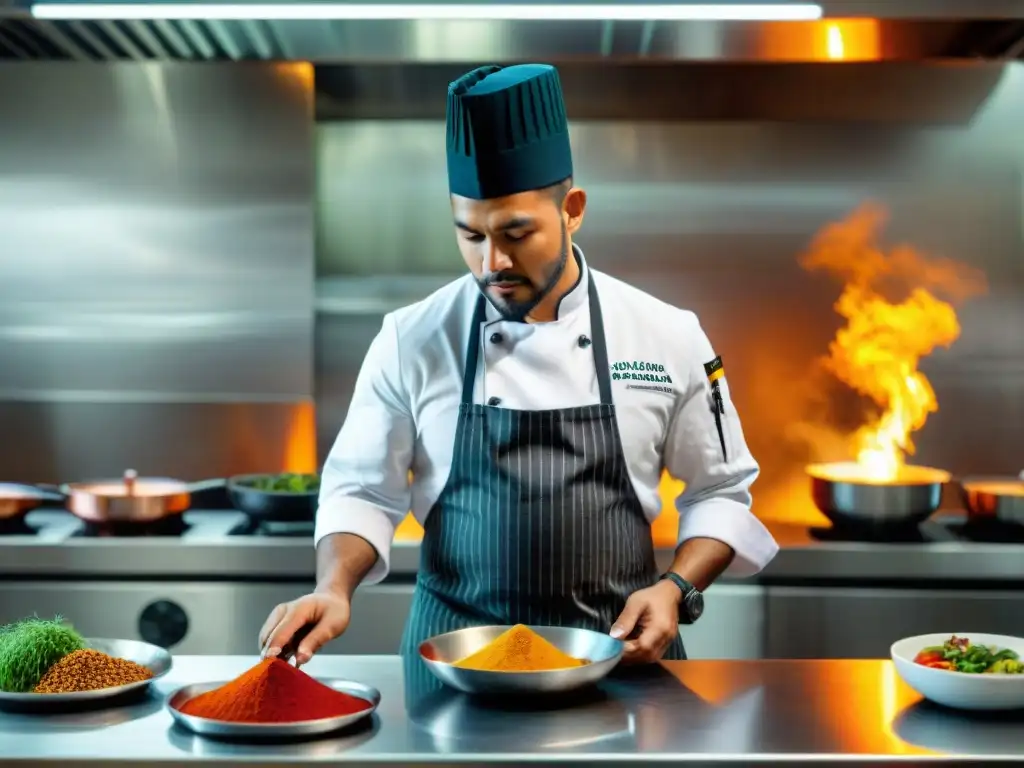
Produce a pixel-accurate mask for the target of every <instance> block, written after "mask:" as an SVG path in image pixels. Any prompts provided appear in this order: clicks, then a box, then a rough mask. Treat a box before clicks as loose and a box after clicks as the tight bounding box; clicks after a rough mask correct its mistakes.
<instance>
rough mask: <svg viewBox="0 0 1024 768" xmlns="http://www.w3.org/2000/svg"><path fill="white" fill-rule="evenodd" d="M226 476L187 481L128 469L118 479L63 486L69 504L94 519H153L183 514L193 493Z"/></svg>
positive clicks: (75, 511) (219, 483)
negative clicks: (147, 475)
mask: <svg viewBox="0 0 1024 768" xmlns="http://www.w3.org/2000/svg"><path fill="white" fill-rule="evenodd" d="M223 486H224V481H223V480H205V481H203V482H199V483H185V482H182V481H181V480H174V479H172V478H169V477H139V476H138V473H137V472H136V471H135V470H133V469H129V470H127V471H126V472H125V473H124V475H123V476H122V477H121V478H120V479H118V480H90V481H87V482H82V483H66V484H64V485H62V486H61V487H60V490H61V492H62V493H63V494H64V495H65V496H66V497H67V499H66V501H65V506H66V507H67V509H68V510H70V511H71V513H72V514H74V515H75V516H76V517H79V518H81V519H82V520H85V521H86V522H90V523H100V524H102V523H152V522H156V521H157V520H162V519H164V518H166V517H171V516H173V515H180V514H181V513H182V512H184V511H185V510H186V509H188V508H189V507H190V506H191V504H192V494H193V493H197V492H199V491H205V490H210V489H214V488H220V487H223Z"/></svg>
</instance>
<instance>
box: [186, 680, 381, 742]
mask: <svg viewBox="0 0 1024 768" xmlns="http://www.w3.org/2000/svg"><path fill="white" fill-rule="evenodd" d="M318 680H319V682H321V683H323V684H324V685H326V686H328V687H329V688H333V689H334V690H336V691H341V692H342V693H347V694H348V695H349V696H355V697H356V698H357V699H363V700H364V701H368V702H369V703H370V706H369V707H368V708H367V709H364V710H362V711H361V712H356V713H354V714H351V715H341V716H339V717H325V718H322V719H320V720H300V721H298V722H294V723H229V722H225V721H223V720H211V719H209V718H206V717H196V716H195V715H186V714H185V713H184V712H182V711H181V707H182V705H184V703H185V702H186V701H188V700H189V699H193V698H195V697H196V696H198V695H199V694H201V693H206V692H207V691H212V690H213V689H214V688H220V686H222V685H224V684H225V683H226V682H227V681H221V682H218V683H198V684H196V685H186V686H184V687H182V688H178V689H177V690H176V691H174V692H172V693H171V695H170V696H168V697H167V703H166V706H167V711H168V712H170V713H171V717H173V718H174V720H175V721H176V722H177V723H178V724H180V725H181V726H182V727H183V728H187V729H188V730H190V731H192V732H193V733H198V734H200V735H202V736H213V737H217V736H221V737H227V738H232V739H238V738H254V739H266V738H297V737H308V736H320V735H323V734H326V733H331V732H333V731H337V730H341V729H342V728H346V727H348V726H350V725H353V724H355V723H357V722H359V721H360V720H362V719H364V718H367V717H370V716H371V715H372V714H373V713H374V712H375V711H376V710H377V707H378V705H379V704H380V691H378V690H377V689H376V688H373V687H371V686H369V685H363V684H362V683H356V682H353V681H351V680H337V679H319V678H318Z"/></svg>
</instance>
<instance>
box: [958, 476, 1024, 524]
mask: <svg viewBox="0 0 1024 768" xmlns="http://www.w3.org/2000/svg"><path fill="white" fill-rule="evenodd" d="M960 490H961V495H962V498H963V502H964V507H965V508H966V509H967V515H968V518H969V519H970V520H971V521H972V522H979V523H981V522H997V523H1011V524H1014V525H1021V524H1024V472H1022V473H1021V475H1020V476H1019V477H1012V476H1010V477H967V478H964V479H963V480H961V481H960Z"/></svg>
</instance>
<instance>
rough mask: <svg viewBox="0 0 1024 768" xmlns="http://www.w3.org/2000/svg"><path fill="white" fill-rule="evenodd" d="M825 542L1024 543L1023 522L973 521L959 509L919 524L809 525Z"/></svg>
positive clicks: (818, 538)
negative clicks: (958, 511) (958, 512)
mask: <svg viewBox="0 0 1024 768" xmlns="http://www.w3.org/2000/svg"><path fill="white" fill-rule="evenodd" d="M808 534H809V535H810V537H811V538H813V539H815V540H817V541H822V542H836V543H841V542H865V543H875V544H958V543H961V544H1017V545H1020V544H1024V526H1020V525H1014V524H1008V523H1004V522H999V521H992V522H979V521H971V520H969V519H967V517H966V516H964V515H962V514H957V513H948V514H942V515H940V516H937V517H933V518H931V519H930V520H927V521H925V522H924V523H921V524H920V525H903V526H874V527H869V526H843V527H840V526H831V527H829V526H823V527H812V528H809V529H808Z"/></svg>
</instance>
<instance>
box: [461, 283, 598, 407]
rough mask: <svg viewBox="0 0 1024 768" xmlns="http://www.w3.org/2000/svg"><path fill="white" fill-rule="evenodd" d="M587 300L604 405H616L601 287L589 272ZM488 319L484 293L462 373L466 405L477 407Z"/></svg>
mask: <svg viewBox="0 0 1024 768" xmlns="http://www.w3.org/2000/svg"><path fill="white" fill-rule="evenodd" d="M587 297H588V299H589V302H590V336H591V338H590V341H591V350H592V352H593V355H594V368H595V369H596V371H597V390H598V392H599V393H600V395H601V405H612V379H611V373H610V369H609V366H608V344H607V341H606V340H605V335H604V318H603V317H602V316H601V302H600V300H599V299H598V298H597V287H596V286H595V285H594V275H593V273H591V272H588V273H587ZM486 320H487V299H486V297H485V296H484V295H483V294H482V293H481V294H480V296H479V297H477V300H476V307H475V308H474V310H473V320H472V322H471V324H470V326H469V342H468V343H467V344H466V367H465V368H464V369H463V372H462V403H463V405H472V404H473V391H474V390H475V389H476V369H477V365H478V364H479V362H480V326H482V325H483V324H484V322H485V321H486Z"/></svg>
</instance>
